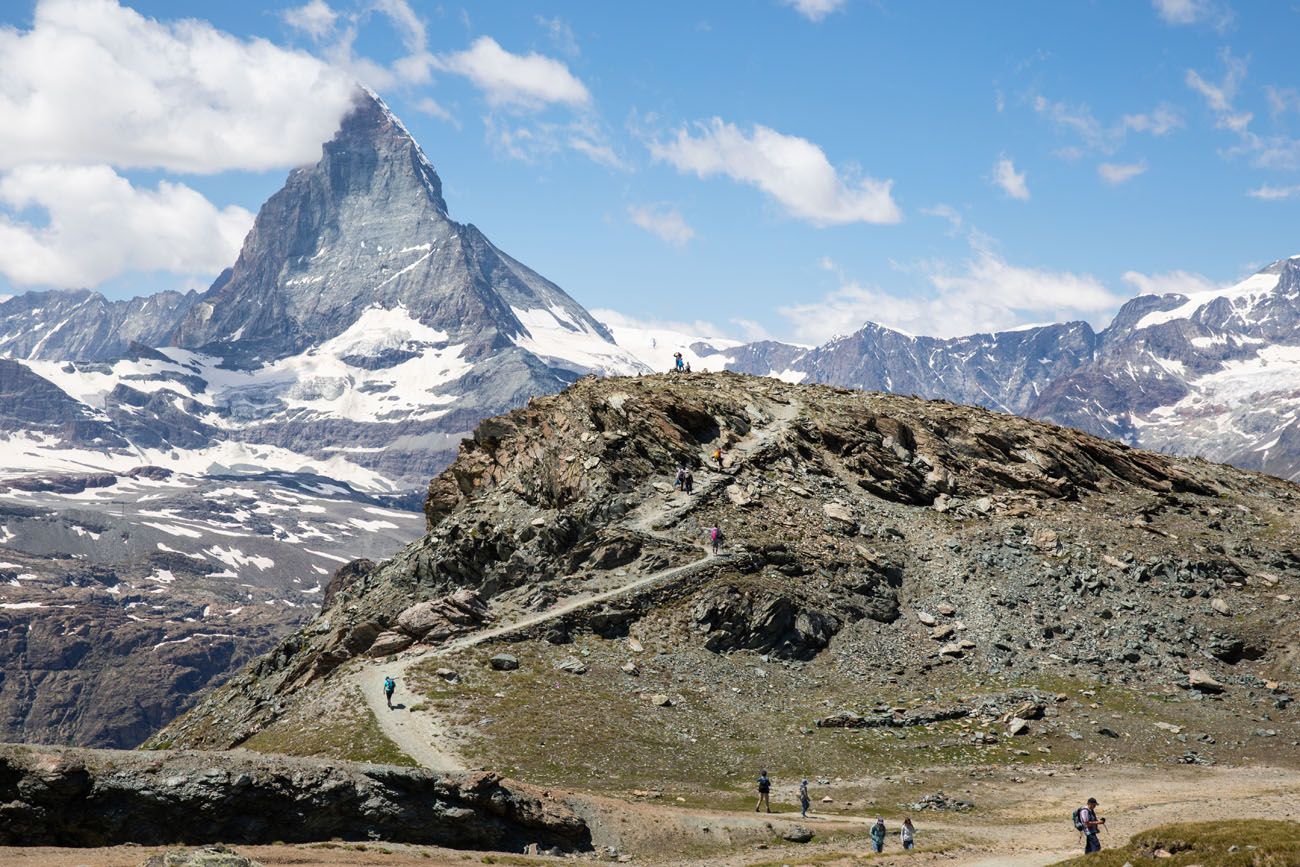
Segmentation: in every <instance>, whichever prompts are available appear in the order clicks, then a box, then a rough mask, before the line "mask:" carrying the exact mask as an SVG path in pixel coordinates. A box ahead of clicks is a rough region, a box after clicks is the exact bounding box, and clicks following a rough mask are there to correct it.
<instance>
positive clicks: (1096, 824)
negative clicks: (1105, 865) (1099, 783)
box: [1073, 798, 1106, 855]
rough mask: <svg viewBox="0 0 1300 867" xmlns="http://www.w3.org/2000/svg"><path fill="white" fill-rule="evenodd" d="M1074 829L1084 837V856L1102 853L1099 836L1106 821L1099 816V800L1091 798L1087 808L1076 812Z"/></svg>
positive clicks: (1081, 808) (1084, 807)
mask: <svg viewBox="0 0 1300 867" xmlns="http://www.w3.org/2000/svg"><path fill="white" fill-rule="evenodd" d="M1073 818H1074V827H1075V828H1076V829H1077V830H1078V831H1079V833H1080V834H1082V835H1083V854H1085V855H1091V854H1092V853H1093V852H1100V851H1101V840H1099V839H1098V837H1097V835H1098V833H1099V832H1100V831H1101V829H1102V827H1103V826H1104V825H1105V824H1106V820H1105V819H1102V818H1099V817H1098V816H1097V799H1096V798H1089V799H1088V803H1087V805H1086V806H1083V807H1080V808H1079V809H1077V810H1075V811H1074V817H1073Z"/></svg>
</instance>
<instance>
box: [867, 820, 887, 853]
mask: <svg viewBox="0 0 1300 867" xmlns="http://www.w3.org/2000/svg"><path fill="white" fill-rule="evenodd" d="M887 833H889V832H888V831H886V830H885V820H884V819H881V818H880V817H878V816H877V817H876V824H874V825H872V826H871V851H873V852H883V851H885V834H887Z"/></svg>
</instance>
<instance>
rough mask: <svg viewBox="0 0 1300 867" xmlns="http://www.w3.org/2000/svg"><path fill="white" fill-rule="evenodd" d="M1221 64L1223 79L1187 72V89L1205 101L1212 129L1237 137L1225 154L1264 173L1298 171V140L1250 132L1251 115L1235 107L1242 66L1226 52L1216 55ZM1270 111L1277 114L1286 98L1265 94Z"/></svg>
mask: <svg viewBox="0 0 1300 867" xmlns="http://www.w3.org/2000/svg"><path fill="white" fill-rule="evenodd" d="M1219 57H1220V59H1221V60H1222V61H1223V67H1224V72H1223V78H1222V79H1221V80H1220V81H1218V82H1213V81H1207V80H1206V79H1205V78H1204V77H1203V76H1202V75H1201V74H1200V73H1198V72H1197V71H1196V70H1194V69H1189V70H1187V74H1186V81H1187V86H1188V87H1190V88H1191V89H1192V90H1195V91H1196V92H1197V93H1199V94H1200V95H1201V96H1202V97H1204V99H1205V104H1206V105H1207V106H1209V108H1210V110H1211V111H1213V112H1214V114H1215V126H1217V127H1218V128H1219V129H1224V130H1228V131H1229V132H1231V133H1233V134H1235V135H1236V136H1237V140H1238V141H1237V144H1236V145H1235V146H1234V147H1232V148H1229V149H1228V150H1227V151H1226V152H1225V153H1226V155H1227V156H1229V157H1235V156H1241V155H1245V156H1248V157H1249V158H1250V159H1251V160H1252V161H1253V162H1254V164H1255V165H1257V166H1259V167H1261V168H1266V169H1281V170H1284V171H1292V170H1295V169H1297V168H1300V139H1295V138H1291V137H1289V136H1286V135H1264V136H1262V135H1259V134H1257V133H1255V132H1252V131H1251V129H1250V124H1251V122H1252V121H1253V120H1254V115H1253V114H1252V113H1251V112H1249V111H1238V110H1237V108H1236V106H1235V100H1236V96H1237V91H1238V90H1239V89H1240V87H1241V83H1242V81H1244V80H1245V78H1246V62H1245V61H1244V60H1242V59H1240V58H1238V57H1234V56H1233V55H1232V52H1231V51H1229V50H1228V49H1226V48H1225V49H1223V50H1222V51H1220V52H1219ZM1268 96H1269V103H1270V108H1271V109H1272V110H1273V111H1274V113H1276V112H1277V109H1278V104H1279V101H1281V102H1282V104H1283V105H1285V102H1286V98H1287V94H1286V93H1285V91H1276V92H1274V93H1270V94H1268Z"/></svg>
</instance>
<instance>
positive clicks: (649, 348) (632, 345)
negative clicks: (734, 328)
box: [592, 310, 743, 371]
mask: <svg viewBox="0 0 1300 867" xmlns="http://www.w3.org/2000/svg"><path fill="white" fill-rule="evenodd" d="M592 313H593V315H595V316H596V318H598V319H599V320H600V321H601V322H603V323H604V324H605V325H606V326H607V327H608V328H609V331H610V333H611V334H613V336H614V342H615V343H617V344H618V345H619V346H620V347H621V348H622V349H624V350H626V351H627V352H628V353H629V354H631V355H632V356H633V357H635V358H636V359H637V360H638V361H639V362H641V364H643V365H645V366H646V368H648V369H649V370H658V371H662V370H669V369H671V368H672V366H673V364H674V362H675V359H674V358H673V353H674V352H680V353H681V354H682V358H683V359H685V360H686V361H688V362H690V364H691V369H692V370H724V369H727V367H728V365H730V364H732V363H734V361H735V358H734V357H732V356H729V355H728V353H727V350H729V349H734V348H735V347H738V346H741V345H743V344H742V342H741V341H739V340H733V339H731V338H726V337H705V336H701V335H700V332H701V331H705V330H709V326H708V325H707V324H706V323H695V324H693V325H692V324H677V323H669V324H665V325H657V324H647V323H642V322H637V321H636V320H634V319H631V318H629V317H627V316H624V315H622V314H621V313H618V312H616V311H613V310H594V311H592Z"/></svg>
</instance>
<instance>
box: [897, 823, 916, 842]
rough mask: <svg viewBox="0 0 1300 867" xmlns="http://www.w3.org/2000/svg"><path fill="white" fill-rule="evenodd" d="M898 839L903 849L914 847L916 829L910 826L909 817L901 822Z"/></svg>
mask: <svg viewBox="0 0 1300 867" xmlns="http://www.w3.org/2000/svg"><path fill="white" fill-rule="evenodd" d="M898 838H899V839H900V840H902V841H903V848H904V849H911V848H912V847H913V846H915V845H916V828H915V826H913V825H912V817H911V816H908V817H907V818H905V819H904V820H903V828H902V830H900V831H899V832H898Z"/></svg>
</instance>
